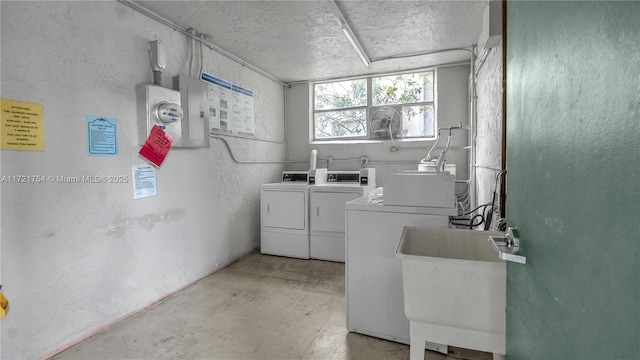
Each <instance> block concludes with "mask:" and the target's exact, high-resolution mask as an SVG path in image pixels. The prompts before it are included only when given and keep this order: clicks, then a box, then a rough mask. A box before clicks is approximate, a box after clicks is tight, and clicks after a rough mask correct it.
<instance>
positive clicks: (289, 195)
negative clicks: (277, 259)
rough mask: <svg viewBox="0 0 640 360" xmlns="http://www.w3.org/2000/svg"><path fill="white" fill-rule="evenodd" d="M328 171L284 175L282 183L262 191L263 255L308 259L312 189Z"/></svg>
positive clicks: (266, 186) (293, 172)
mask: <svg viewBox="0 0 640 360" xmlns="http://www.w3.org/2000/svg"><path fill="white" fill-rule="evenodd" d="M325 174H326V169H314V170H308V171H284V172H283V173H282V177H281V181H280V182H279V183H272V184H263V185H262V186H261V187H260V251H261V252H262V253H263V254H269V255H280V256H288V257H295V258H300V259H308V258H309V229H310V227H309V186H310V185H311V184H321V183H323V182H324V181H325V179H326V176H325Z"/></svg>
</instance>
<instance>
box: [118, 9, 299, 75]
mask: <svg viewBox="0 0 640 360" xmlns="http://www.w3.org/2000/svg"><path fill="white" fill-rule="evenodd" d="M118 2H119V3H121V4H123V5H126V6H128V7H130V8H132V9H134V10H136V11H138V12H140V13H141V14H143V15H146V16H148V17H150V18H152V19H153V20H156V21H158V22H159V23H162V24H164V25H166V26H168V27H170V28H172V29H173V30H175V31H177V32H179V33H182V34H184V35H186V36H188V37H190V38H192V39H194V40H196V41H200V42H201V43H203V44H205V45H207V46H208V47H209V48H210V49H211V50H214V51H215V52H217V53H219V54H220V55H223V56H225V57H227V58H229V59H230V60H233V61H235V62H237V63H238V64H240V65H242V66H244V67H246V68H249V69H251V70H253V71H255V72H257V73H258V74H260V75H262V76H264V77H266V78H267V79H270V80H272V81H273V82H275V83H278V84H280V85H282V86H286V85H287V84H286V83H284V82H282V80H280V79H278V78H277V77H275V76H273V75H271V74H269V73H268V72H266V71H264V70H262V69H260V68H258V67H257V66H255V65H252V64H249V63H248V62H246V61H244V60H242V59H241V58H239V57H237V56H235V55H233V54H231V53H229V52H227V51H225V50H223V49H221V48H219V47H218V46H216V45H215V44H213V43H211V42H209V41H207V40H205V39H203V38H200V37H199V36H197V35H195V34H192V33H190V32H189V30H188V29H187V28H185V27H183V26H180V25H178V24H176V23H174V22H172V21H171V20H169V19H166V18H164V17H162V16H160V15H158V14H156V13H154V12H152V11H151V10H148V9H147V8H145V7H143V6H141V5H139V4H136V3H134V2H133V1H131V0H118Z"/></svg>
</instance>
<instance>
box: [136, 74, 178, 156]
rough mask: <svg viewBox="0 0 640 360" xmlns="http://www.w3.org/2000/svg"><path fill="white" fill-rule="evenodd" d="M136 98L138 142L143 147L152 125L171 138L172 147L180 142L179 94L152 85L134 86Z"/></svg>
mask: <svg viewBox="0 0 640 360" xmlns="http://www.w3.org/2000/svg"><path fill="white" fill-rule="evenodd" d="M136 97H137V98H138V142H139V144H140V145H144V143H145V142H146V141H147V138H148V137H149V133H150V132H151V129H153V126H154V125H158V126H159V127H160V128H162V129H163V130H164V131H165V132H166V133H167V134H169V136H171V137H172V138H173V145H172V146H180V144H181V142H182V117H183V112H182V107H181V106H180V92H178V91H175V90H172V89H167V88H164V87H162V86H158V85H152V84H138V85H137V86H136Z"/></svg>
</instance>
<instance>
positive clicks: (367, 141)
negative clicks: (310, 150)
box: [309, 137, 436, 145]
mask: <svg viewBox="0 0 640 360" xmlns="http://www.w3.org/2000/svg"><path fill="white" fill-rule="evenodd" d="M435 140H436V138H435V137H433V138H413V139H394V140H393V141H394V142H395V143H400V144H402V143H426V142H429V141H435ZM390 142H391V140H370V139H361V140H313V141H309V144H311V145H336V144H384V143H390Z"/></svg>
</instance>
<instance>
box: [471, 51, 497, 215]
mask: <svg viewBox="0 0 640 360" xmlns="http://www.w3.org/2000/svg"><path fill="white" fill-rule="evenodd" d="M502 91H503V89H502V43H500V45H499V46H496V47H495V48H493V49H491V52H490V53H489V55H488V57H487V59H486V61H485V63H484V65H483V66H482V68H481V69H480V73H479V74H478V78H477V94H478V102H477V109H478V118H477V119H478V121H477V138H476V165H477V167H476V189H477V190H476V191H477V193H476V194H477V198H478V204H479V205H480V204H486V203H490V202H491V201H492V200H493V192H494V189H496V188H495V186H496V176H497V175H498V173H499V171H500V169H501V167H502V103H503V101H502ZM495 203H496V206H497V207H499V206H500V184H499V182H498V187H497V194H496V202H495ZM498 213H499V211H498V212H497V213H496V214H495V216H494V222H495V219H496V218H497V216H498Z"/></svg>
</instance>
